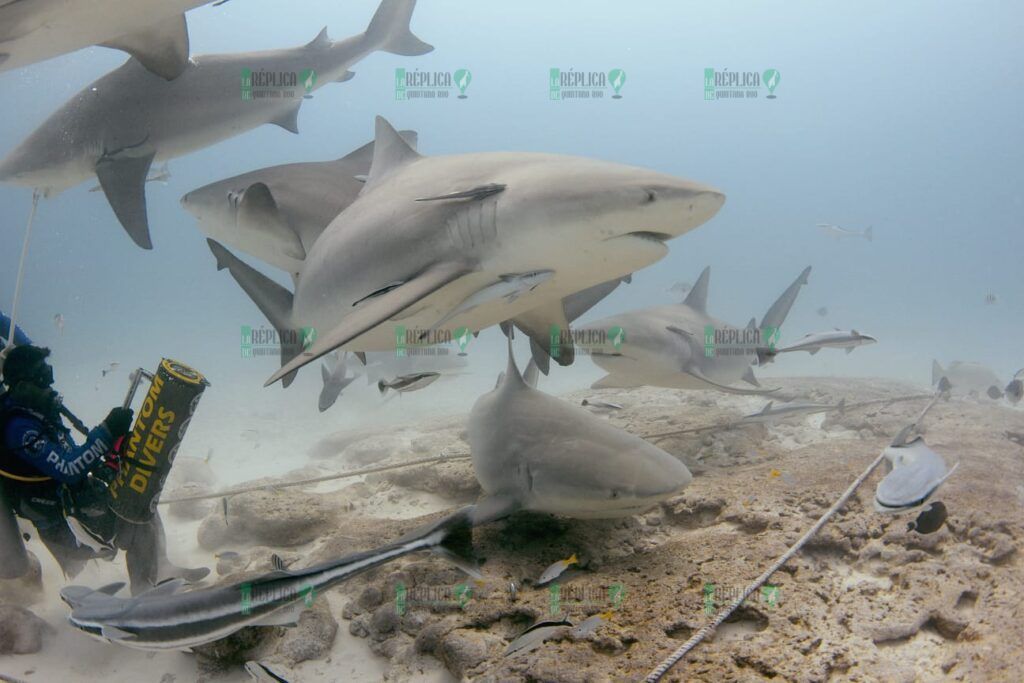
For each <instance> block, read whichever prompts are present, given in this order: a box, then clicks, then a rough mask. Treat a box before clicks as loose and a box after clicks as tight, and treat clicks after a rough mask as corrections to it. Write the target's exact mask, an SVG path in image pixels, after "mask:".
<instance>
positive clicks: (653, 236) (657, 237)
mask: <svg viewBox="0 0 1024 683" xmlns="http://www.w3.org/2000/svg"><path fill="white" fill-rule="evenodd" d="M623 237H636V238H639V239H642V240H647V241H649V242H657V243H658V244H664V243H665V242H667V241H669V240H670V239H672V235H669V234H667V233H664V232H651V231H650V230H636V231H634V232H627V233H624V234H622V235H618V236H616V237H611V238H609V239H613V240H614V239H621V238H623Z"/></svg>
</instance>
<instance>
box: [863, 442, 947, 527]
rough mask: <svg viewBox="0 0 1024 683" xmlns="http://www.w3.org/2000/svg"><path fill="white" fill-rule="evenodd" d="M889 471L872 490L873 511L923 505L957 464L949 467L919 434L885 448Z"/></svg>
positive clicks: (900, 509) (895, 509)
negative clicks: (873, 496)
mask: <svg viewBox="0 0 1024 683" xmlns="http://www.w3.org/2000/svg"><path fill="white" fill-rule="evenodd" d="M885 459H886V464H887V466H888V468H889V474H887V475H886V476H885V478H883V479H882V481H880V482H878V487H877V488H876V489H875V510H876V511H878V512H887V513H894V512H901V511H903V510H909V509H911V508H915V507H918V506H920V505H924V503H925V502H926V501H927V500H928V499H929V498H931V496H932V495H933V494H934V493H935V491H936V490H938V488H939V486H941V485H942V483H943V482H944V481H946V479H948V478H949V477H950V475H952V474H953V472H954V471H955V470H956V468H957V467H959V466H960V463H957V464H956V465H954V466H953V467H952V469H949V468H947V467H946V461H945V460H943V459H942V456H941V455H939V454H938V453H936V452H935V451H933V450H932V449H931V448H929V447H928V445H927V444H926V443H925V442H924V439H923V438H922V437H920V436H918V437H917V438H915V439H914V440H913V441H910V442H908V443H903V444H894V445H891V446H889V447H888V448H886V449H885Z"/></svg>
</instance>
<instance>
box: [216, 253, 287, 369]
mask: <svg viewBox="0 0 1024 683" xmlns="http://www.w3.org/2000/svg"><path fill="white" fill-rule="evenodd" d="M206 243H207V244H208V245H209V247H210V251H211V252H213V255H214V257H216V259H217V270H223V269H225V268H227V269H228V272H229V273H231V277H233V278H235V282H237V283H238V285H239V286H240V287H241V288H242V289H243V290H244V291H245V293H246V294H248V295H249V298H250V299H252V302H253V303H254V304H256V307H257V308H259V309H260V312H262V313H263V315H265V316H266V318H267V320H269V321H270V324H271V325H273V326H274V329H275V330H277V333H278V335H279V336H280V337H281V338H282V339H287V338H289V335H288V334H286V333H287V332H288V330H289V329H290V327H291V315H292V293H291V292H289V291H288V290H287V289H285V288H284V287H282V286H281V285H279V284H277V283H276V282H274V281H273V280H271V279H270V278H269V277H267V276H266V275H264V274H263V273H261V272H259V271H258V270H256V269H255V268H253V267H252V266H250V265H249V264H247V263H245V262H243V261H242V260H241V259H239V258H238V257H237V256H235V255H234V254H232V253H231V252H230V251H228V250H227V249H225V248H224V247H223V246H222V245H221V244H220V243H218V242H215V241H214V240H212V239H207V240H206ZM299 352H300V348H299V346H298V345H294V344H281V365H288V364H289V362H290V361H291V360H292V359H294V358H295V356H297V355H298V354H299ZM297 367H298V366H296V367H295V368H292V370H294V369H297ZM290 373H291V371H289V374H290ZM294 379H295V376H294V375H291V376H290V377H287V378H285V381H284V386H286V387H287V386H288V385H289V384H291V383H292V380H294Z"/></svg>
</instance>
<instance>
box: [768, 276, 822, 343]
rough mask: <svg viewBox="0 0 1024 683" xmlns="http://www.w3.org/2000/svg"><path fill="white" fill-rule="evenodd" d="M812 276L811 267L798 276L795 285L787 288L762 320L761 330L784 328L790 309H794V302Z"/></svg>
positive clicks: (794, 281)
mask: <svg viewBox="0 0 1024 683" xmlns="http://www.w3.org/2000/svg"><path fill="white" fill-rule="evenodd" d="M810 274H811V267H810V266H807V267H806V268H804V269H803V271H801V273H800V274H799V275H798V276H797V278H796V280H793V284H791V285H790V286H789V287H786V291H784V292H783V293H782V294H781V295H780V296H779V298H778V299H776V300H775V303H773V304H772V305H771V308H769V309H768V311H767V312H766V313H765V314H764V317H763V318H761V329H762V330H763V329H765V328H771V329H772V330H777V329H779V328H780V327H782V323H783V322H785V320H786V316H787V315H789V309H791V308H793V302H794V301H796V296H797V294H799V293H800V287H802V286H803V285H806V284H807V276H808V275H810Z"/></svg>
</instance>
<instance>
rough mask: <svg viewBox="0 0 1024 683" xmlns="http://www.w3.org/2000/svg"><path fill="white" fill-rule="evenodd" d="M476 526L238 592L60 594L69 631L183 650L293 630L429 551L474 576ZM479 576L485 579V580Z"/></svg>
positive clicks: (465, 523) (455, 524)
mask: <svg viewBox="0 0 1024 683" xmlns="http://www.w3.org/2000/svg"><path fill="white" fill-rule="evenodd" d="M470 520H471V516H470V509H469V508H464V509H462V510H459V511H458V512H456V513H454V514H452V515H449V516H448V517H445V518H444V519H442V520H440V521H439V522H436V523H434V524H431V525H428V526H427V527H426V528H424V529H422V530H418V531H414V532H412V533H411V534H408V535H407V536H405V537H403V538H401V539H399V540H397V541H395V542H393V543H389V544H387V545H385V546H382V547H380V548H377V549H375V550H369V551H365V552H360V553H355V554H352V555H347V556H345V557H343V558H340V559H338V560H334V561H331V562H325V563H323V564H320V565H317V566H314V567H310V568H308V569H300V570H295V571H281V570H277V571H274V572H272V573H270V574H267V575H265V576H262V577H259V578H256V579H253V580H251V581H246V582H244V583H238V584H235V585H232V586H225V587H214V588H206V589H202V590H196V591H189V592H184V593H178V592H176V591H177V590H178V589H179V588H181V586H182V582H181V581H179V580H175V581H172V582H168V583H163V584H160V585H158V586H156V587H155V588H153V589H152V590H150V591H149V592H148V593H144V594H142V595H139V596H137V597H134V598H118V597H114V595H113V593H115V592H117V590H119V588H120V587H121V586H122V585H123V584H114V585H112V586H107V587H104V588H101V589H99V590H95V591H94V590H92V589H89V588H86V587H84V586H70V587H67V588H64V589H63V590H62V591H61V598H62V599H63V600H64V602H66V603H67V604H68V605H70V606H71V616H70V617H68V621H69V622H70V623H71V625H72V626H74V627H75V628H78V629H80V630H82V631H84V632H85V633H88V634H89V635H92V636H95V637H97V638H100V639H102V640H106V641H109V642H113V643H117V644H119V645H124V646H126V647H131V648H136V649H141V650H185V649H189V648H192V647H195V646H197V645H202V644H205V643H209V642H212V641H215V640H219V639H221V638H225V637H227V636H229V635H231V634H232V633H235V632H236V631H238V630H239V629H242V628H244V627H246V626H259V625H265V626H270V625H278V626H279V625H293V624H295V623H296V622H297V621H298V618H299V615H300V613H301V612H302V610H303V609H305V608H306V607H308V606H309V605H310V604H312V601H313V599H314V598H315V596H316V595H318V594H320V593H322V592H323V591H325V590H328V589H330V588H331V587H333V586H336V585H338V584H339V583H341V582H343V581H346V580H347V579H349V578H351V577H353V576H355V575H356V574H359V573H361V572H364V571H367V570H368V569H372V568H374V567H378V566H380V565H382V564H384V563H386V562H390V561H391V560H395V559H397V558H399V557H402V556H404V555H408V554H409V553H414V552H417V551H420V550H431V551H433V552H436V553H438V554H441V555H443V556H445V557H447V558H448V559H450V560H452V561H454V562H455V563H456V564H457V565H458V566H460V567H462V568H464V569H465V570H467V571H475V570H473V569H472V568H471V566H470V565H469V564H468V563H467V561H466V560H464V559H462V558H461V556H460V552H463V551H464V548H463V546H464V545H465V543H466V541H467V536H468V535H469V532H470V528H471V527H470ZM475 575H476V576H477V578H479V573H475Z"/></svg>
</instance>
